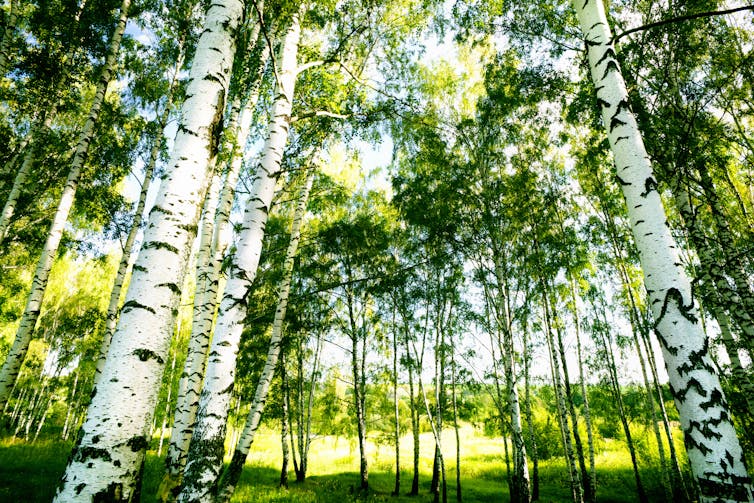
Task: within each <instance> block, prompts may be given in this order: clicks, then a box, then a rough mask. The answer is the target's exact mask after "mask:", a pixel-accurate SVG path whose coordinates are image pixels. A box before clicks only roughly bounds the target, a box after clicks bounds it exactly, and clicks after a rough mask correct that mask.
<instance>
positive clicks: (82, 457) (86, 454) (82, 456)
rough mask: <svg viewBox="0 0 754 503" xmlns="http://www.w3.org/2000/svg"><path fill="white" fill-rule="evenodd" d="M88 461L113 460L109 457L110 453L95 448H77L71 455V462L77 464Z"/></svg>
mask: <svg viewBox="0 0 754 503" xmlns="http://www.w3.org/2000/svg"><path fill="white" fill-rule="evenodd" d="M90 459H102V461H108V462H109V461H112V460H113V458H112V457H111V456H110V451H108V450H107V449H99V448H97V447H89V446H86V447H79V448H78V449H76V452H75V453H74V454H73V460H74V461H77V462H79V463H83V462H84V461H88V460H90Z"/></svg>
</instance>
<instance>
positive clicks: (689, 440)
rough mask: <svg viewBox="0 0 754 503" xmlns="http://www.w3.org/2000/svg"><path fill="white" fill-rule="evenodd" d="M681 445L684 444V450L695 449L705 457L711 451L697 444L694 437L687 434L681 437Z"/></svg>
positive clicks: (699, 443)
mask: <svg viewBox="0 0 754 503" xmlns="http://www.w3.org/2000/svg"><path fill="white" fill-rule="evenodd" d="M683 443H684V444H686V450H691V449H696V450H698V451H699V452H701V453H702V456H706V455H707V454H709V453H710V452H712V449H710V448H709V447H707V446H706V445H704V444H703V443H701V442H697V441H696V440H695V439H694V437H692V436H691V435H688V434H686V435H684V436H683Z"/></svg>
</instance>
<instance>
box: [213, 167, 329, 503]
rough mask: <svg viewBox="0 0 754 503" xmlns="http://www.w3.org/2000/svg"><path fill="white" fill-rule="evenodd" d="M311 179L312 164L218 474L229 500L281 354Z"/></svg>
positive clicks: (221, 498) (220, 490)
mask: <svg viewBox="0 0 754 503" xmlns="http://www.w3.org/2000/svg"><path fill="white" fill-rule="evenodd" d="M313 180H314V168H312V170H311V171H310V172H309V173H308V174H307V177H306V181H305V183H304V187H303V188H302V190H301V194H300V196H299V200H298V204H297V206H296V210H295V214H294V217H293V223H292V225H291V238H290V241H289V243H288V249H287V251H286V254H285V261H284V262H283V271H282V272H283V280H282V282H281V284H280V288H279V290H278V302H277V307H276V308H275V315H274V318H273V322H272V335H271V336H270V346H269V349H268V351H267V359H266V361H265V363H264V368H263V369H262V373H261V374H260V376H259V381H258V382H257V387H256V390H255V391H254V398H253V399H252V401H251V409H250V410H249V415H248V417H247V418H246V423H245V424H244V429H243V433H242V434H241V437H240V438H239V439H238V443H237V444H236V447H235V450H234V452H233V459H232V460H231V463H230V466H229V467H228V469H227V470H225V471H224V472H223V474H222V476H221V477H220V481H219V483H218V500H219V501H229V500H230V497H231V496H232V495H233V492H234V491H235V488H236V485H237V484H238V480H239V479H240V478H241V472H242V470H243V465H244V464H245V463H246V458H247V457H248V455H249V450H250V449H251V444H252V443H253V442H254V436H255V434H256V432H257V429H258V428H259V423H260V421H261V419H262V413H263V412H264V406H265V404H266V402H267V393H268V392H269V390H270V385H271V384H272V378H273V376H274V374H275V368H276V367H277V363H278V357H279V356H280V351H281V347H282V343H283V322H284V321H285V313H286V310H287V309H288V296H289V294H290V291H291V280H292V279H293V263H294V260H295V258H296V253H297V251H298V243H299V240H300V238H301V224H302V222H303V220H304V215H305V214H306V205H307V202H308V200H309V192H310V191H311V188H312V182H313Z"/></svg>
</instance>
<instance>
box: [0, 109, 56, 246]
mask: <svg viewBox="0 0 754 503" xmlns="http://www.w3.org/2000/svg"><path fill="white" fill-rule="evenodd" d="M54 116H55V107H52V109H51V110H48V111H46V112H45V114H44V119H42V121H41V122H40V123H38V124H36V125H35V127H34V128H32V130H31V131H30V132H29V135H28V136H27V137H26V139H25V140H24V143H25V151H24V152H23V161H22V162H21V166H19V168H18V171H16V176H15V177H14V178H13V185H12V186H11V189H10V192H9V193H8V199H7V200H6V201H5V206H3V211H2V213H0V243H2V242H3V241H4V240H5V238H6V237H7V235H8V229H9V228H10V223H11V219H12V218H13V215H14V213H15V212H16V205H17V204H18V199H19V198H20V197H21V191H22V190H23V188H24V186H25V185H26V179H27V178H29V174H30V173H31V168H32V167H33V166H34V161H35V160H36V155H37V148H38V142H37V141H36V138H37V137H38V136H39V134H40V133H41V132H42V131H44V130H47V129H49V128H50V125H51V124H52V118H53V117H54Z"/></svg>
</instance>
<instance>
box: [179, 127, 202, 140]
mask: <svg viewBox="0 0 754 503" xmlns="http://www.w3.org/2000/svg"><path fill="white" fill-rule="evenodd" d="M178 132H179V133H185V134H187V135H190V136H194V137H196V138H199V134H198V133H196V132H195V131H191V130H190V129H188V128H187V127H186V126H184V125H183V124H179V125H178Z"/></svg>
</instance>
